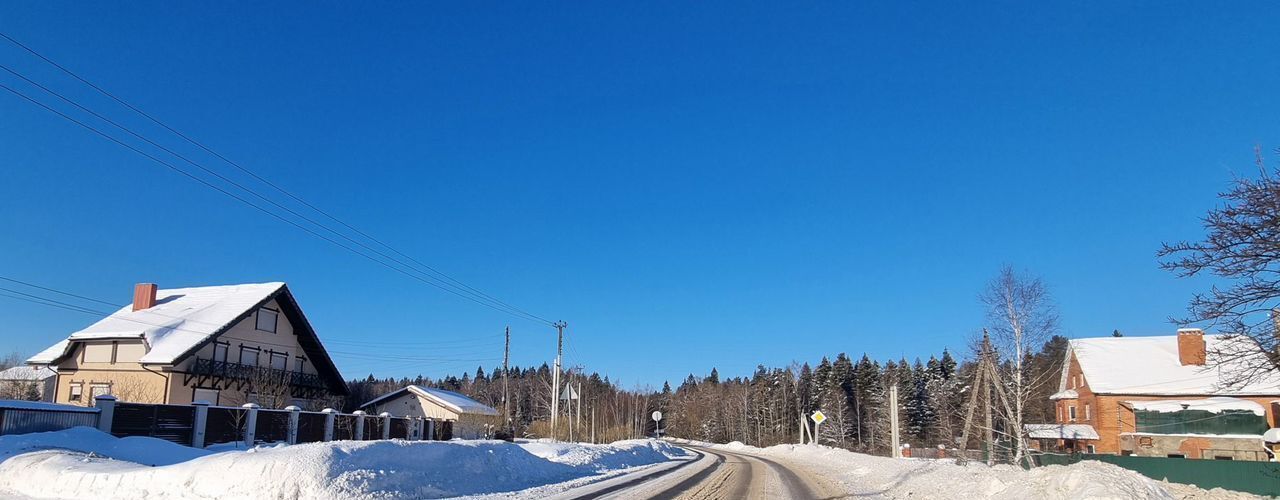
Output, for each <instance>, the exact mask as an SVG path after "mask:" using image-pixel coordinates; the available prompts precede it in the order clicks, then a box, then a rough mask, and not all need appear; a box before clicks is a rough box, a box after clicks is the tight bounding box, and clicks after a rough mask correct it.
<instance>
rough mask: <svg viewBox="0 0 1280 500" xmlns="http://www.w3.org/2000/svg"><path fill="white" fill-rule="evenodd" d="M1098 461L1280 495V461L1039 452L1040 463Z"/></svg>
mask: <svg viewBox="0 0 1280 500" xmlns="http://www.w3.org/2000/svg"><path fill="white" fill-rule="evenodd" d="M1081 460H1097V461H1099V462H1106V463H1109V464H1115V465H1119V466H1121V467H1124V468H1126V469H1129V470H1132V471H1135V472H1137V473H1139V474H1142V475H1144V476H1147V477H1149V478H1152V479H1156V480H1162V479H1168V480H1169V482H1173V483H1183V484H1194V485H1196V486H1199V487H1201V488H1224V489H1228V490H1235V491H1244V492H1249V493H1255V494H1258V495H1267V496H1280V463H1278V462H1244V461H1233V460H1194V459H1185V458H1161V457H1125V456H1119V455H1101V454H1097V455H1089V454H1085V455H1038V456H1036V463H1037V464H1039V465H1069V464H1073V463H1076V462H1079V461H1081Z"/></svg>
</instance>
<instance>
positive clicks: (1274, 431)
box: [1262, 427, 1280, 443]
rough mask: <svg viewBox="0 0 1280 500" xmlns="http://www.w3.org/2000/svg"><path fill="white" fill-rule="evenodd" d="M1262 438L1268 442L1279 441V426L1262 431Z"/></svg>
mask: <svg viewBox="0 0 1280 500" xmlns="http://www.w3.org/2000/svg"><path fill="white" fill-rule="evenodd" d="M1262 440H1263V441H1266V442H1268V443H1280V427H1272V428H1270V429H1267V432H1264V433H1262Z"/></svg>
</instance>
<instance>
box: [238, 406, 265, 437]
mask: <svg viewBox="0 0 1280 500" xmlns="http://www.w3.org/2000/svg"><path fill="white" fill-rule="evenodd" d="M241 408H244V409H245V417H244V447H245V448H253V442H254V438H255V437H257V436H256V435H257V433H258V408H261V407H260V406H258V405H257V404H256V403H245V404H244V405H242V406H241Z"/></svg>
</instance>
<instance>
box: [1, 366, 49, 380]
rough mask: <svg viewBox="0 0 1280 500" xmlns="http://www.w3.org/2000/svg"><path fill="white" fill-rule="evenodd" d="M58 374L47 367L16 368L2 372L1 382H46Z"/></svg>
mask: <svg viewBox="0 0 1280 500" xmlns="http://www.w3.org/2000/svg"><path fill="white" fill-rule="evenodd" d="M57 374H58V372H55V371H53V370H52V369H51V368H49V367H47V366H15V367H13V368H10V369H8V370H4V371H0V380H46V379H48V378H50V377H52V376H54V375H57Z"/></svg>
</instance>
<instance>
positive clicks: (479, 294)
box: [0, 33, 552, 325]
mask: <svg viewBox="0 0 1280 500" xmlns="http://www.w3.org/2000/svg"><path fill="white" fill-rule="evenodd" d="M0 37H3V38H5V39H6V40H8V41H9V42H11V43H13V44H14V45H17V46H18V47H20V48H22V49H23V50H25V51H27V52H29V53H31V54H32V55H34V56H36V57H37V58H39V59H41V60H43V61H45V62H46V63H48V64H50V65H52V66H53V67H55V68H57V69H59V70H60V71H62V72H64V73H66V74H67V75H69V76H71V77H73V78H75V79H76V80H78V81H80V82H81V83H84V84H85V85H87V86H89V87H91V88H93V89H94V90H96V91H98V92H99V93H101V94H103V95H105V96H107V97H109V98H111V99H112V100H114V101H116V102H117V103H119V104H121V105H123V106H125V107H126V108H128V109H130V110H132V111H134V112H135V113H138V114H139V115H141V116H143V117H145V118H147V119H148V120H150V121H151V122H153V123H155V124H157V125H159V126H160V127H162V128H164V129H165V130H168V131H169V132H171V133H173V134H174V135H177V136H178V137H180V138H182V139H183V140H186V141H187V142H189V143H191V144H193V145H195V146H197V147H199V148H200V149H202V150H204V151H206V152H208V153H209V154H212V155H214V156H215V157H217V158H218V159H220V160H222V161H224V162H226V163H227V164H229V165H231V166H233V167H235V168H236V169H238V170H240V171H241V172H244V173H246V174H248V175H250V176H252V177H253V178H254V179H257V180H258V181H260V182H262V183H264V184H266V185H268V186H270V187H271V188H273V189H275V190H276V191H279V192H280V193H283V194H284V195H286V196H288V197H289V198H291V199H293V200H294V201H296V202H298V203H301V204H302V205H304V206H306V207H307V208H309V209H311V210H313V211H315V212H316V213H319V214H321V215H323V216H324V217H326V218H328V219H330V220H332V221H334V222H337V223H338V224H340V225H342V226H343V227H346V228H347V229H349V230H351V231H353V232H355V233H356V234H358V235H360V236H362V237H364V238H366V239H368V240H370V241H372V242H374V243H376V244H377V245H380V246H382V247H384V248H386V249H388V250H389V251H391V252H392V253H394V254H396V255H399V256H400V257H403V258H405V259H407V260H408V261H410V262H412V263H413V264H416V265H417V266H419V267H421V268H422V269H426V270H427V271H429V272H430V273H432V274H434V275H435V276H430V275H428V277H429V278H431V279H436V280H440V281H441V282H442V283H443V284H444V286H441V285H437V284H435V283H431V284H432V286H436V287H437V288H441V289H442V290H446V291H449V292H450V293H454V294H455V295H458V296H462V297H465V298H468V299H469V300H472V301H474V302H477V303H481V304H483V305H486V307H490V308H492V309H495V310H498V311H502V312H506V313H508V314H511V315H513V316H517V317H523V318H525V319H529V320H532V321H535V322H541V323H544V324H547V325H551V324H552V323H551V321H549V320H547V319H545V318H542V317H539V316H537V315H534V314H532V313H529V312H528V311H525V310H523V309H520V308H518V307H516V306H513V305H511V304H509V303H506V302H504V301H502V300H499V299H497V298H495V297H493V296H491V295H489V294H487V293H484V292H483V291H481V290H479V289H476V288H474V287H472V286H470V285H467V284H466V283H463V282H461V281H459V280H457V279H455V278H453V277H452V276H449V275H447V274H445V273H443V272H441V271H439V270H437V269H435V268H433V267H431V266H429V265H427V264H425V263H423V262H421V261H419V260H417V259H414V258H413V257H411V256H409V255H407V254H405V253H403V252H401V251H400V250H397V249H396V248H394V247H392V246H391V245H389V244H387V243H385V242H383V241H381V240H379V239H377V238H375V237H373V236H372V235H370V234H368V233H367V232H365V231H362V230H360V229H359V228H356V227H355V226H352V225H351V224H348V223H346V222H344V221H342V220H341V219H338V218H337V217H335V216H333V215H331V214H330V213H328V212H326V211H324V210H322V209H320V208H319V207H317V206H315V205H314V204H312V203H309V202H307V201H306V200H304V199H302V198H301V197H299V196H296V195H294V194H293V193H291V192H289V191H288V190H285V189H284V188H282V187H280V186H279V185H277V184H275V183H273V182H271V181H270V180H268V179H266V178H264V177H262V176H260V175H258V174H257V173H255V172H253V171H252V170H250V169H248V168H246V167H244V166H242V165H240V164H239V163H236V162H235V161H232V160H231V159H229V158H227V157H226V156H224V155H222V154H220V153H218V152H217V151H214V150H213V149H212V148H209V147H208V146H205V145H204V144H203V143H200V142H199V141H196V140H195V139H193V138H191V137H190V136H188V135H186V134H183V133H182V132H180V131H178V130H177V129H175V128H173V127H171V126H169V125H168V124H165V123H164V122H162V121H160V120H159V119H157V118H155V117H153V116H151V115H150V114H148V113H146V112H144V111H142V110H141V109H139V108H137V107H136V106H133V105H132V104H129V103H128V102H126V101H124V100H123V99H121V98H119V97H118V96H116V95H114V94H112V93H111V92H108V91H107V90H106V89H103V88H102V87H100V86H98V85H96V84H94V83H93V82H91V81H89V80H88V79H86V78H84V77H82V76H80V75H79V74H77V73H75V72H73V71H71V70H70V69H68V68H66V67H64V66H62V65H61V64H58V63H57V62H55V61H53V60H52V59H50V58H48V57H46V56H44V55H43V54H41V53H39V52H37V51H36V50H34V49H32V48H31V47H28V46H26V45H25V44H23V43H21V42H19V41H18V40H16V39H14V38H13V37H10V36H9V35H7V34H4V33H0ZM0 67H3V68H4V69H5V70H6V71H8V72H10V73H12V74H14V75H15V76H17V77H19V78H21V79H23V80H25V81H27V82H28V83H30V84H32V85H35V86H37V87H39V88H40V89H42V90H44V91H45V92H48V93H50V94H53V95H54V96H56V97H58V98H60V99H62V100H64V101H66V102H68V103H70V104H72V105H74V106H76V107H77V108H80V109H81V110H83V111H85V112H87V113H90V114H92V115H93V116H95V117H97V118H99V119H101V120H104V121H106V122H108V123H110V124H112V125H114V126H116V127H117V128H120V129H121V130H124V131H125V132H128V133H129V134H131V135H133V136H135V137H137V138H139V139H141V140H143V141H145V142H147V143H148V144H151V145H152V146H155V147H157V148H159V149H161V150H163V151H165V152H167V153H169V154H171V155H173V156H175V157H178V158H180V159H182V160H183V161H186V162H187V163H190V164H192V165H194V166H196V167H198V168H200V169H201V170H203V171H205V172H206V173H209V174H210V175H213V176H215V177H217V178H219V179H221V180H223V181H225V182H227V183H230V184H232V185H233V186H236V187H237V188H240V189H242V190H244V191H246V192H249V193H250V194H253V195H254V196H256V197H258V198H260V199H262V200H264V201H267V202H268V203H271V204H272V205H274V206H276V207H278V208H280V209H282V210H285V211H287V212H288V213H290V214H292V215H294V216H296V217H299V218H301V219H303V220H305V221H307V222H309V223H311V224H313V225H316V226H318V227H321V228H323V229H325V230H327V231H329V232H331V233H333V234H335V235H338V236H340V237H342V238H343V239H346V240H347V241H350V242H352V243H354V244H356V245H359V246H361V247H362V248H365V249H366V250H369V251H371V252H374V253H376V254H378V255H380V256H382V257H383V258H386V259H388V260H391V261H393V262H396V263H397V264H400V265H402V266H405V267H407V268H409V269H411V270H414V271H417V272H422V271H421V270H420V269H417V268H415V267H414V266H413V265H410V264H407V263H405V262H404V261H401V260H399V259H397V258H395V257H393V256H390V255H387V254H385V253H382V252H381V251H379V250H377V249H374V248H372V247H370V246H368V245H365V244H364V243H362V242H359V241H357V240H355V239H353V238H351V237H349V236H347V235H345V234H343V233H341V232H340V231H336V230H334V229H332V228H330V227H328V226H327V225H324V224H321V223H319V222H317V221H315V220H313V219H311V218H309V217H307V216H305V215H302V214H300V213H298V212H297V211H294V210H292V209H290V208H288V207H286V206H284V205H281V204H279V203H277V202H275V201H273V200H271V199H269V198H267V197H266V196H264V195H262V194H259V193H258V192H256V191H254V190H252V189H250V188H248V187H245V186H243V185H241V184H240V183H237V182H235V181H234V180H231V179H229V178H227V177H225V176H223V175H221V174H218V173H217V172H215V171H213V170H211V169H208V168H206V167H204V166H203V165H200V164H198V163H196V162H194V161H192V160H190V159H188V158H186V157H185V156H183V155H181V154H178V153H176V152H174V151H172V150H171V149H169V148H166V147H164V146H162V145H160V144H158V143H156V142H155V141H152V140H150V139H147V138H146V137H144V136H142V135H141V134H138V133H136V132H134V131H132V130H130V129H128V128H127V127H124V126H122V125H120V124H118V123H116V122H114V121H112V120H110V119H109V118H106V117H104V116H102V115H100V114H98V113H96V112H94V111H92V110H90V109H88V108H86V107H85V106H82V105H80V104H78V103H76V102H75V101H73V100H71V99H69V98H67V97H65V96H63V95H61V94H59V93H57V92H55V91H53V90H51V89H49V88H47V87H45V86H43V85H40V84H39V83H36V82H35V81H33V80H31V79H30V78H27V77H25V76H23V75H21V74H19V73H18V72H16V71H14V70H12V69H10V68H8V67H4V66H0ZM7 90H9V91H10V92H14V93H16V92H15V91H14V90H12V89H7ZM19 95H20V96H22V97H25V98H26V99H27V100H29V101H32V102H33V103H36V104H39V105H41V106H42V107H45V108H46V109H50V108H48V106H44V105H43V104H41V103H39V102H37V101H35V100H33V99H31V98H30V97H26V96H25V95H22V94H19ZM50 111H53V110H52V109H50ZM55 113H56V111H55ZM58 114H59V115H62V114H61V113H58ZM62 116H63V117H64V118H67V119H70V118H69V117H67V116H66V115H62ZM72 121H75V120H72ZM81 125H82V126H84V125H83V124H81ZM86 128H89V129H90V130H94V129H92V127H87V126H86ZM94 131H95V132H97V131H96V130H94ZM98 133H99V134H100V135H104V136H105V134H102V133H101V132H98ZM111 139H112V140H113V141H115V139H114V138H111ZM115 142H117V143H120V141H115ZM121 145H124V144H123V143H121ZM126 147H129V146H127V145H126ZM130 149H134V148H132V147H130ZM134 151H135V152H138V153H139V154H144V156H148V157H150V156H149V155H145V153H142V152H140V151H138V150H136V149H134ZM152 159H153V160H154V158H152ZM166 166H168V167H169V168H171V169H174V168H175V167H173V166H171V165H166ZM187 175H188V177H192V178H193V179H196V178H195V177H194V176H191V175H190V174H187ZM197 180H200V179H197ZM200 181H201V182H202V183H203V184H205V185H207V186H210V187H214V186H212V185H210V184H209V183H208V182H204V181H203V180H200ZM219 191H223V190H221V189H219ZM223 192H224V194H229V193H225V191H223ZM233 197H234V198H237V199H238V200H239V201H241V202H243V203H247V202H246V201H245V200H243V199H240V198H239V197H235V196H233ZM250 205H252V204H250ZM255 208H258V209H259V210H262V208H260V207H256V206H255ZM271 215H275V214H271ZM276 218H279V219H281V220H284V219H283V218H282V217H279V216H276ZM286 222H290V223H291V224H293V225H295V226H298V227H299V228H302V227H301V226H300V225H298V224H296V223H293V222H291V221H286ZM308 232H311V233H312V234H313V235H314V234H315V233H314V232H312V231H308ZM316 236H319V235H316ZM330 242H331V243H333V242H332V241H330ZM339 246H343V245H339ZM344 248H345V247H344ZM349 250H350V249H349ZM357 253H358V252H357ZM362 256H364V257H366V258H370V257H368V256H365V255H362ZM383 265H384V266H385V265H387V264H385V263H383ZM388 267H389V266H388ZM401 272H402V273H403V271H401ZM423 274H424V275H427V273H423ZM418 279H419V280H420V281H423V280H422V279H421V278H418ZM446 286H447V287H455V288H458V289H459V290H462V292H458V291H454V290H452V289H449V288H446ZM466 294H469V295H466Z"/></svg>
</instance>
